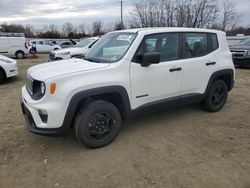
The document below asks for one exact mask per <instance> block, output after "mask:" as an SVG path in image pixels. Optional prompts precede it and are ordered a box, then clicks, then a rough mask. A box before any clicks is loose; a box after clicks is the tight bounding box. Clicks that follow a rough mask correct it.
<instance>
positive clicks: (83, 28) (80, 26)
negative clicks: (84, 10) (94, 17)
mask: <svg viewBox="0 0 250 188" xmlns="http://www.w3.org/2000/svg"><path fill="white" fill-rule="evenodd" d="M85 30H86V27H85V24H84V23H81V24H79V25H78V32H79V33H80V34H85V32H86V31H85Z"/></svg>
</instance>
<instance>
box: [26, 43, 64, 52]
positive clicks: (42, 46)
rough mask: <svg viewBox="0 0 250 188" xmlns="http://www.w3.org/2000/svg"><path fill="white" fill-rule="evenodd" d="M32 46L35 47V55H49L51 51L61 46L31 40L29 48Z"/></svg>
mask: <svg viewBox="0 0 250 188" xmlns="http://www.w3.org/2000/svg"><path fill="white" fill-rule="evenodd" d="M32 44H34V45H36V50H37V53H49V52H51V51H53V50H59V49H61V48H62V47H61V46H59V45H57V44H53V43H51V42H49V41H47V40H31V41H30V46H31V45H32Z"/></svg>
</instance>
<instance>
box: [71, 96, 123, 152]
mask: <svg viewBox="0 0 250 188" xmlns="http://www.w3.org/2000/svg"><path fill="white" fill-rule="evenodd" d="M121 125H122V118H121V114H120V111H119V110H118V109H117V107H116V106H114V105H113V104H112V103H109V102H107V101H103V100H97V101H93V102H91V103H90V104H88V105H87V106H84V107H82V108H81V109H80V111H79V113H78V114H77V115H76V118H75V122H74V133H75V136H76V139H77V140H78V141H79V142H80V143H81V144H82V145H85V146H87V147H89V148H100V147H103V146H106V145H108V144H109V143H111V142H112V141H113V140H114V139H115V138H116V136H117V135H118V133H119V131H120V128H121Z"/></svg>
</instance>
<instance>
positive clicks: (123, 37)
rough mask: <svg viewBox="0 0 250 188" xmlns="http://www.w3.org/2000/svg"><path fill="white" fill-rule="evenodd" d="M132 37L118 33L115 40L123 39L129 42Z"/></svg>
mask: <svg viewBox="0 0 250 188" xmlns="http://www.w3.org/2000/svg"><path fill="white" fill-rule="evenodd" d="M132 38H133V35H119V37H118V38H117V39H116V40H123V41H128V42H131V40H132Z"/></svg>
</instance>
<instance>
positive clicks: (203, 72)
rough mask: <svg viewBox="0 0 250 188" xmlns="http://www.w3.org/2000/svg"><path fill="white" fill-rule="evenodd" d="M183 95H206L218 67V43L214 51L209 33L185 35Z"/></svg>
mask: <svg viewBox="0 0 250 188" xmlns="http://www.w3.org/2000/svg"><path fill="white" fill-rule="evenodd" d="M182 36H183V37H182V38H183V44H184V45H183V47H184V49H183V56H184V57H183V58H184V59H183V68H184V71H183V72H184V75H183V85H182V91H183V94H202V93H204V91H205V89H206V86H207V83H208V80H209V78H210V76H211V74H212V72H213V71H214V69H215V67H216V53H213V52H212V51H215V50H216V49H217V48H218V43H217V44H215V42H216V40H217V38H216V39H215V41H214V43H213V44H214V45H215V46H214V47H213V48H214V49H212V44H211V41H212V40H211V36H215V37H216V34H209V33H196V32H192V33H183V35H182Z"/></svg>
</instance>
